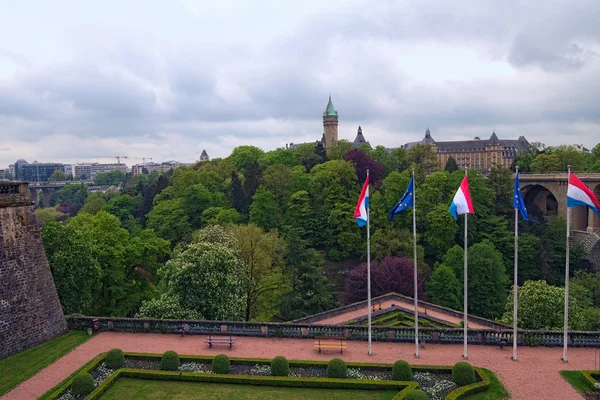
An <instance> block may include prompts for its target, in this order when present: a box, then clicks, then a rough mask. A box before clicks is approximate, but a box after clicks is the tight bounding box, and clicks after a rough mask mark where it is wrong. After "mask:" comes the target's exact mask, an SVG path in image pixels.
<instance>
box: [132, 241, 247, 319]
mask: <svg viewBox="0 0 600 400" xmlns="http://www.w3.org/2000/svg"><path fill="white" fill-rule="evenodd" d="M160 275H161V276H162V280H163V282H162V285H163V286H164V291H163V292H162V294H161V296H160V298H158V300H157V299H154V300H149V301H147V302H144V304H143V305H142V307H141V309H140V312H139V316H140V317H149V316H151V317H154V318H157V317H158V318H166V317H172V316H179V315H183V316H193V317H195V318H205V319H209V320H229V321H235V320H239V319H241V318H242V316H243V313H244V296H243V278H242V276H243V274H242V265H241V263H240V260H239V258H238V257H237V255H236V254H235V253H234V251H233V250H231V249H228V248H226V247H224V246H221V245H218V244H210V243H191V244H190V245H189V246H188V247H187V248H186V249H185V250H184V251H183V252H181V253H179V254H177V255H175V257H173V259H171V260H169V261H168V262H167V264H166V265H165V266H164V267H163V268H162V269H161V272H160Z"/></svg>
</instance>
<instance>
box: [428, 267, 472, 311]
mask: <svg viewBox="0 0 600 400" xmlns="http://www.w3.org/2000/svg"><path fill="white" fill-rule="evenodd" d="M425 287H426V293H427V296H429V298H430V299H431V301H432V302H434V303H435V304H439V305H441V306H444V307H449V308H452V309H454V310H462V306H463V305H462V301H461V298H460V296H461V293H462V289H461V285H460V284H459V282H458V279H456V275H454V272H452V269H450V268H449V267H447V266H445V265H444V264H439V265H437V266H436V267H435V268H434V269H433V273H432V274H431V277H430V278H429V281H428V282H427V284H426V286H425Z"/></svg>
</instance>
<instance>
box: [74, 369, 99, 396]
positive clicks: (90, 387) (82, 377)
mask: <svg viewBox="0 0 600 400" xmlns="http://www.w3.org/2000/svg"><path fill="white" fill-rule="evenodd" d="M93 391H94V377H93V376H92V374H90V373H89V372H80V373H78V374H77V375H75V378H73V383H71V393H72V394H73V396H75V397H79V396H85V395H86V394H90V393H92V392H93Z"/></svg>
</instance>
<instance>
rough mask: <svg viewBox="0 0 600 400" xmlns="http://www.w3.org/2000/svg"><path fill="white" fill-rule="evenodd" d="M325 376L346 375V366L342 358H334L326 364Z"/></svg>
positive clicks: (343, 377) (343, 376) (339, 376)
mask: <svg viewBox="0 0 600 400" xmlns="http://www.w3.org/2000/svg"><path fill="white" fill-rule="evenodd" d="M327 377H328V378H340V379H345V378H347V377H348V367H346V363H345V362H344V360H341V359H339V358H334V359H333V360H331V361H329V364H327Z"/></svg>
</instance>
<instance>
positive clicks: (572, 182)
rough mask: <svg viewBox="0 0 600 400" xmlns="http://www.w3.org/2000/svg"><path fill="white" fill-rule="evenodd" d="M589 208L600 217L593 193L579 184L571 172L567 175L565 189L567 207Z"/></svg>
mask: <svg viewBox="0 0 600 400" xmlns="http://www.w3.org/2000/svg"><path fill="white" fill-rule="evenodd" d="M577 206H585V207H589V208H590V209H591V210H592V211H593V212H594V213H595V214H596V215H597V216H599V217H600V204H599V203H598V198H596V195H594V192H592V191H591V190H590V188H589V187H587V186H586V184H585V183H583V182H581V180H579V178H578V177H576V176H575V174H573V173H572V172H571V173H570V175H569V188H568V189H567V207H577Z"/></svg>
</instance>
